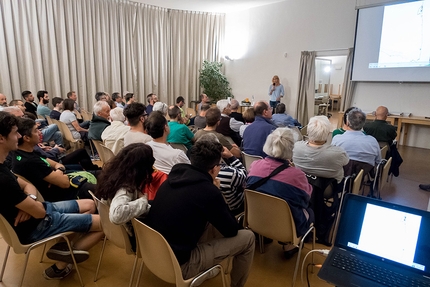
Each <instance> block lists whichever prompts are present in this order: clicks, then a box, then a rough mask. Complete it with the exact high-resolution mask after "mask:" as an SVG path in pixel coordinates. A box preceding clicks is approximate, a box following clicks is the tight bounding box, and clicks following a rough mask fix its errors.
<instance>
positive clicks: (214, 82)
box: [199, 60, 233, 101]
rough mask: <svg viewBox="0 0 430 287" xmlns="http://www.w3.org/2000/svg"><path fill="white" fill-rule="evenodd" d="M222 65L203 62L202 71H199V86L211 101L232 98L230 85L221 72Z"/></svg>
mask: <svg viewBox="0 0 430 287" xmlns="http://www.w3.org/2000/svg"><path fill="white" fill-rule="evenodd" d="M221 67H222V63H220V62H209V61H206V60H204V61H203V66H202V69H201V70H200V77H199V80H200V86H201V87H203V89H204V91H203V92H204V93H205V94H206V95H208V97H209V98H210V99H211V100H212V101H218V100H221V99H226V98H228V97H232V98H233V94H232V93H231V88H230V83H229V82H228V80H227V77H226V76H225V75H224V74H223V73H222V72H221Z"/></svg>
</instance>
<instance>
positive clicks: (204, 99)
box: [197, 94, 211, 113]
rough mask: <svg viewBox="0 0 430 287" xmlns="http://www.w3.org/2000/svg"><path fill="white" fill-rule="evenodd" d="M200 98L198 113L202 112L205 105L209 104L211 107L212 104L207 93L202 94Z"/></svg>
mask: <svg viewBox="0 0 430 287" xmlns="http://www.w3.org/2000/svg"><path fill="white" fill-rule="evenodd" d="M199 99H200V103H199V104H198V105H197V113H200V111H201V110H202V106H203V105H205V104H207V105H209V107H210V105H211V100H210V99H209V97H208V96H207V95H206V94H200V96H199Z"/></svg>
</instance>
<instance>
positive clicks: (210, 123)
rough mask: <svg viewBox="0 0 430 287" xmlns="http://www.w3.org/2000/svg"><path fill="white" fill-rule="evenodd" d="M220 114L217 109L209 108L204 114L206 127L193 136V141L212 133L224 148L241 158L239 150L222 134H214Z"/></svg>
mask: <svg viewBox="0 0 430 287" xmlns="http://www.w3.org/2000/svg"><path fill="white" fill-rule="evenodd" d="M220 118H221V112H220V110H219V109H218V108H210V109H209V110H207V112H206V127H205V128H204V129H201V130H198V131H197V132H196V134H195V135H194V138H195V140H198V139H199V138H200V137H201V136H203V135H205V134H207V133H213V134H215V135H216V137H217V138H218V140H219V142H220V143H221V144H222V145H223V146H225V147H226V148H227V149H228V150H229V151H230V152H231V153H232V154H233V155H234V156H235V157H237V158H241V154H240V149H239V147H238V146H237V145H236V144H231V143H230V142H229V141H228V140H227V139H226V138H225V137H224V136H223V135H222V134H220V133H218V132H216V127H217V126H218V125H219V121H220Z"/></svg>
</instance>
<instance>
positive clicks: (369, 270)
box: [331, 253, 430, 287]
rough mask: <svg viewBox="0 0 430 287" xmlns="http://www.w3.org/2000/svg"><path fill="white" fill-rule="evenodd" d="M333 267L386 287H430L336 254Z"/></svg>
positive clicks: (429, 284)
mask: <svg viewBox="0 0 430 287" xmlns="http://www.w3.org/2000/svg"><path fill="white" fill-rule="evenodd" d="M331 265H332V266H333V267H336V268H339V269H342V270H345V271H348V272H351V273H354V274H357V275H359V276H362V277H365V278H368V279H370V280H372V281H375V282H378V283H380V284H383V285H386V286H408V287H409V286H410V287H415V286H416V287H430V283H427V282H424V281H422V280H417V279H413V278H410V277H408V276H405V275H403V274H399V273H395V272H393V271H391V270H388V269H385V268H382V267H380V266H377V265H374V264H370V263H367V262H364V261H362V260H360V259H357V258H355V257H350V256H345V255H342V254H339V253H336V254H334V257H333V260H332V263H331Z"/></svg>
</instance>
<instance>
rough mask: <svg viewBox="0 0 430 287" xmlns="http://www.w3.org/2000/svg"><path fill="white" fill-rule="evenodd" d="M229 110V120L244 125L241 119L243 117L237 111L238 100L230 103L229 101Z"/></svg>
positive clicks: (232, 100)
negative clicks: (232, 119) (231, 119)
mask: <svg viewBox="0 0 430 287" xmlns="http://www.w3.org/2000/svg"><path fill="white" fill-rule="evenodd" d="M230 109H231V113H230V117H231V118H234V119H235V120H236V121H238V122H242V123H245V120H244V119H243V115H242V114H241V113H239V112H238V110H239V102H238V100H236V99H231V101H230Z"/></svg>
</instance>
